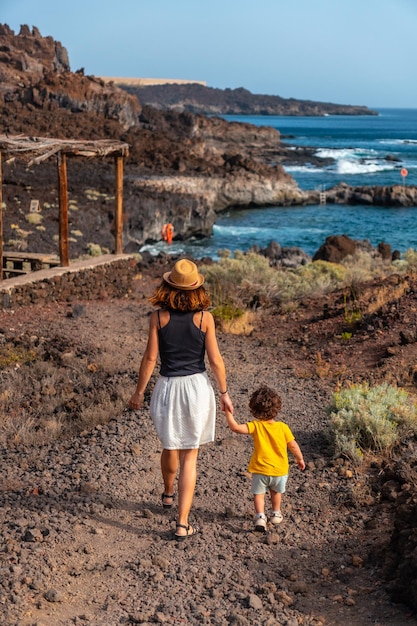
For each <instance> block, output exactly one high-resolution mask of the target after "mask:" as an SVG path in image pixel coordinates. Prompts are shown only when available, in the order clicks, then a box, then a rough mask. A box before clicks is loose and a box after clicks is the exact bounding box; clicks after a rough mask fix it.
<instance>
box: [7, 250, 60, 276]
mask: <svg viewBox="0 0 417 626" xmlns="http://www.w3.org/2000/svg"><path fill="white" fill-rule="evenodd" d="M59 265H60V261H59V259H58V257H56V256H53V255H50V254H42V253H36V252H31V253H27V252H3V278H13V276H20V275H21V274H29V273H30V272H36V271H38V270H44V269H49V268H50V267H59Z"/></svg>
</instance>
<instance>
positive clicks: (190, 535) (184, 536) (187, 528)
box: [174, 524, 200, 541]
mask: <svg viewBox="0 0 417 626" xmlns="http://www.w3.org/2000/svg"><path fill="white" fill-rule="evenodd" d="M177 528H185V530H186V531H187V534H186V535H177V533H175V534H174V536H175V539H176V540H177V541H184V540H185V539H188V537H194V535H196V534H197V533H199V532H200V529H199V527H198V526H190V524H188V526H186V525H185V524H177ZM190 528H191V530H192V531H193V532H192V533H190V532H189V530H190Z"/></svg>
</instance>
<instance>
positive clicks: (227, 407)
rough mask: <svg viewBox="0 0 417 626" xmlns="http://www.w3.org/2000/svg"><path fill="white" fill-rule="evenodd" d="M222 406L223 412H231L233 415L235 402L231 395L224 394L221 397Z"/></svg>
mask: <svg viewBox="0 0 417 626" xmlns="http://www.w3.org/2000/svg"><path fill="white" fill-rule="evenodd" d="M220 406H221V409H222V411H230V413H233V411H234V409H233V402H232V399H231V397H230V396H229V393H223V394H222V395H221V396H220Z"/></svg>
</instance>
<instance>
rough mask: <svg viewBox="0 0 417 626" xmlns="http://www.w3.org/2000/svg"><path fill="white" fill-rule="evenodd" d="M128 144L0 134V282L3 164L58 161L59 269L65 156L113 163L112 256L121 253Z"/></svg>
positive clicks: (64, 256) (64, 225)
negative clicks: (113, 227) (113, 223)
mask: <svg viewBox="0 0 417 626" xmlns="http://www.w3.org/2000/svg"><path fill="white" fill-rule="evenodd" d="M128 154H129V145H128V144H127V143H123V142H121V141H113V140H109V139H100V140H97V141H80V140H69V139H51V138H48V137H26V136H23V135H15V136H13V135H12V136H9V135H0V280H3V209H2V206H3V174H2V162H3V160H4V162H5V163H10V162H12V161H14V160H15V159H23V160H24V161H25V162H26V163H27V165H28V166H31V165H34V164H39V163H42V162H43V161H46V160H47V159H50V158H51V157H55V156H56V158H57V170H58V196H59V258H60V264H61V266H62V267H68V266H69V249H68V234H69V228H68V182H67V156H81V157H87V158H92V157H106V156H109V155H112V156H113V157H114V161H115V254H123V157H126V156H128Z"/></svg>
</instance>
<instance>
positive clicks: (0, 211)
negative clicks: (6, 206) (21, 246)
mask: <svg viewBox="0 0 417 626" xmlns="http://www.w3.org/2000/svg"><path fill="white" fill-rule="evenodd" d="M1 280H3V170H2V153H1V152H0V281H1Z"/></svg>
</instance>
